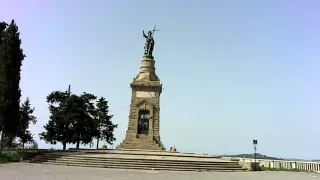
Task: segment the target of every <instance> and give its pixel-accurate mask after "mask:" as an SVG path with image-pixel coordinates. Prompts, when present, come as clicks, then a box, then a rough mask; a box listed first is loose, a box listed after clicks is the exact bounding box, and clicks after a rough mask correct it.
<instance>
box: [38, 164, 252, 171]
mask: <svg viewBox="0 0 320 180" xmlns="http://www.w3.org/2000/svg"><path fill="white" fill-rule="evenodd" d="M41 163H42V164H54V165H65V166H78V167H91V168H117V169H136V170H159V171H160V170H163V171H209V172H235V171H238V172H240V171H246V169H243V168H241V169H229V168H215V169H209V170H208V169H198V168H196V169H190V168H172V167H161V168H152V167H147V166H145V167H135V166H99V165H90V164H77V163H52V162H41Z"/></svg>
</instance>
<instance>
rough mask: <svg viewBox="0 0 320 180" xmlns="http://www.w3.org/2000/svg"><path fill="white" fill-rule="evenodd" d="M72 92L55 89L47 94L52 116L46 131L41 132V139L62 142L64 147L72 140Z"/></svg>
mask: <svg viewBox="0 0 320 180" xmlns="http://www.w3.org/2000/svg"><path fill="white" fill-rule="evenodd" d="M70 97H71V92H70V86H69V90H68V91H65V92H61V91H54V92H52V93H50V94H49V95H48V96H47V102H48V103H49V112H50V114H51V115H50V117H49V121H48V123H47V124H46V125H45V126H44V128H45V130H46V131H44V132H42V133H40V134H39V135H40V139H42V140H44V141H46V142H47V143H50V144H56V143H57V142H61V143H62V144H63V149H64V150H65V149H66V144H67V143H70V142H71V137H72V134H71V133H70V131H71V128H70V123H71V116H72V107H71V106H72V103H71V101H70Z"/></svg>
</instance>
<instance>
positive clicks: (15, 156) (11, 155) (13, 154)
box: [0, 151, 20, 162]
mask: <svg viewBox="0 0 320 180" xmlns="http://www.w3.org/2000/svg"><path fill="white" fill-rule="evenodd" d="M1 159H2V161H3V162H19V161H20V154H19V152H17V151H8V152H4V153H2V154H0V161H1Z"/></svg>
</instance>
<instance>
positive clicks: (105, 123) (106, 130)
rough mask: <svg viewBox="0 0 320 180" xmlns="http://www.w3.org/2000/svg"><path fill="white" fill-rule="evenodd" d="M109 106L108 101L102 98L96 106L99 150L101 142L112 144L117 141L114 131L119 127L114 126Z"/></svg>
mask: <svg viewBox="0 0 320 180" xmlns="http://www.w3.org/2000/svg"><path fill="white" fill-rule="evenodd" d="M108 113H109V106H108V101H106V99H105V98H103V97H101V98H100V99H99V100H98V101H97V104H96V113H95V115H96V118H95V121H96V128H97V134H96V138H97V149H99V141H100V140H105V141H107V143H109V144H112V143H113V141H115V140H116V138H115V137H114V134H113V132H114V129H115V128H116V127H117V126H118V125H117V124H113V123H112V121H111V118H112V117H113V115H108Z"/></svg>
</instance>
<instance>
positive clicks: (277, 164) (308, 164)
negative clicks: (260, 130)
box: [222, 157, 320, 173]
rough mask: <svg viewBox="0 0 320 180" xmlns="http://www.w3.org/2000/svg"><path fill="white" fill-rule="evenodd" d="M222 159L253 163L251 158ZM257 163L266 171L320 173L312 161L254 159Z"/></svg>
mask: <svg viewBox="0 0 320 180" xmlns="http://www.w3.org/2000/svg"><path fill="white" fill-rule="evenodd" d="M222 158H223V159H228V160H231V159H234V160H239V161H240V162H241V161H242V162H254V161H255V160H254V159H251V158H234V157H222ZM256 161H257V162H259V166H260V167H264V168H267V169H287V170H292V171H294V170H300V171H308V172H318V173H319V172H320V162H312V161H286V160H271V159H256Z"/></svg>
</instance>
